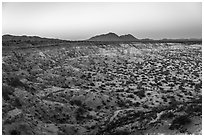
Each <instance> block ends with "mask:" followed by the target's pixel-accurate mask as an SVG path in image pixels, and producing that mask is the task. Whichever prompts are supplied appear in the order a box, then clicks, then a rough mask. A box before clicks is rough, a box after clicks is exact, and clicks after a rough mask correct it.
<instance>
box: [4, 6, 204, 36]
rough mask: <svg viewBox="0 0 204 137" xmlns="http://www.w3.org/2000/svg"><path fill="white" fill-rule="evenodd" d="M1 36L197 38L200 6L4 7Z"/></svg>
mask: <svg viewBox="0 0 204 137" xmlns="http://www.w3.org/2000/svg"><path fill="white" fill-rule="evenodd" d="M2 6H3V7H2V19H3V20H2V31H3V32H2V33H3V34H13V35H38V36H41V37H52V38H60V39H67V40H83V39H88V38H90V37H92V36H95V35H98V34H104V33H108V32H114V33H116V34H118V35H122V34H128V33H130V34H132V35H134V36H135V37H137V38H147V37H148V38H153V39H162V38H201V37H202V3H201V2H200V3H199V2H197V3H193V2H190V3H184V2H181V3H178V2H176V3H167V2H165V3H137V2H135V3H105V2H103V3H98V2H97V3H88V2H85V3H71V2H67V3H62V2H59V3H53V2H51V3H42V2H39V3H32V2H29V3H22V2H21V3H20V2H18V3H11V2H10V3H9V2H8V3H7V2H4V3H3V4H2Z"/></svg>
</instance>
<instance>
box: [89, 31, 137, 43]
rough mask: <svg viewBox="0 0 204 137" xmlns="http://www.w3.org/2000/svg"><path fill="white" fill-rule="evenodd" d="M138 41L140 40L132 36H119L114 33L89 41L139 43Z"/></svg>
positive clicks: (97, 36) (92, 38) (95, 37)
mask: <svg viewBox="0 0 204 137" xmlns="http://www.w3.org/2000/svg"><path fill="white" fill-rule="evenodd" d="M137 40H138V39H137V38H135V37H134V36H133V35H131V34H127V35H121V36H118V35H117V34H115V33H112V32H110V33H107V34H101V35H96V36H94V37H91V38H90V39H88V41H137Z"/></svg>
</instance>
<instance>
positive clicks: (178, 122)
mask: <svg viewBox="0 0 204 137" xmlns="http://www.w3.org/2000/svg"><path fill="white" fill-rule="evenodd" d="M189 123H191V119H190V118H189V117H188V116H187V115H184V116H179V117H176V118H175V119H174V120H173V121H172V123H171V126H170V127H169V129H171V130H174V129H179V128H180V127H182V126H184V125H186V124H189Z"/></svg>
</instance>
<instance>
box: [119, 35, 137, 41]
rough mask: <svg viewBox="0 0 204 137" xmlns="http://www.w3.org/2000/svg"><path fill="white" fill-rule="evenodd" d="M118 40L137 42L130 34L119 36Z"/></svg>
mask: <svg viewBox="0 0 204 137" xmlns="http://www.w3.org/2000/svg"><path fill="white" fill-rule="evenodd" d="M120 39H122V40H124V41H135V40H138V39H137V38H135V37H134V36H133V35H131V34H126V35H121V36H120Z"/></svg>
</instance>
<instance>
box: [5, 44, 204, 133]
mask: <svg viewBox="0 0 204 137" xmlns="http://www.w3.org/2000/svg"><path fill="white" fill-rule="evenodd" d="M3 53H4V54H3V57H2V58H3V60H2V81H3V84H2V97H3V98H2V120H3V121H2V124H3V129H2V130H3V134H27V135H28V134H38V135H39V134H40V135H42V134H43V135H47V134H51V135H54V134H61V135H63V134H67V135H84V134H85V135H116V134H117V135H118V134H125V135H127V134H136V135H147V134H151V135H153V134H156V135H157V134H168V135H169V134H201V131H202V123H201V122H202V97H201V96H202V59H201V57H202V50H201V45H196V44H194V45H184V44H179V43H174V44H172V43H166V44H160V43H154V44H141V43H129V44H114V45H113V44H112V45H111V44H109V45H107V44H100V45H94V44H92V45H91V44H90V45H89V46H70V47H68V46H67V47H60V48H43V49H35V48H34V49H25V50H18V51H13V52H8V53H6V52H4V51H3Z"/></svg>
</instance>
